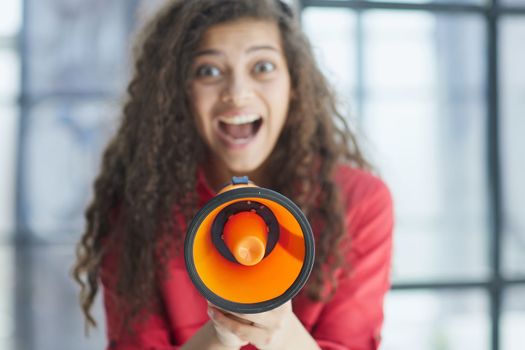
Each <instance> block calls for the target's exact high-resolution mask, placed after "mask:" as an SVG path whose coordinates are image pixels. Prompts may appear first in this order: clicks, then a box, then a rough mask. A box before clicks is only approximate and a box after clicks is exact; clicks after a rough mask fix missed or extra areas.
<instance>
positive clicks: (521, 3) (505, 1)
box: [500, 0, 525, 6]
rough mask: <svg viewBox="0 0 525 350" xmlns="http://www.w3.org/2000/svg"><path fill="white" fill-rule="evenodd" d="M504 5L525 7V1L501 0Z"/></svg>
mask: <svg viewBox="0 0 525 350" xmlns="http://www.w3.org/2000/svg"><path fill="white" fill-rule="evenodd" d="M500 1H501V3H503V5H509V6H525V0H500Z"/></svg>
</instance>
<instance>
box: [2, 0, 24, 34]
mask: <svg viewBox="0 0 525 350" xmlns="http://www.w3.org/2000/svg"><path fill="white" fill-rule="evenodd" d="M21 7H22V0H2V1H0V37H9V36H15V35H16V34H17V33H18V31H19V30H20V22H21V17H22V9H21Z"/></svg>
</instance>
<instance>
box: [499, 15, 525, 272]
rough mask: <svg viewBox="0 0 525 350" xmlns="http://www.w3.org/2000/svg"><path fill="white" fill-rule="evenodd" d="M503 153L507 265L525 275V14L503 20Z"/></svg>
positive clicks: (501, 61) (501, 60)
mask: <svg viewBox="0 0 525 350" xmlns="http://www.w3.org/2000/svg"><path fill="white" fill-rule="evenodd" d="M500 34H501V36H500V38H501V41H500V43H501V46H500V48H501V57H500V71H501V81H500V82H501V84H500V85H501V90H500V91H501V112H502V113H501V145H502V150H501V155H502V166H503V169H502V172H503V174H502V175H503V176H502V180H503V200H504V216H503V217H504V220H505V222H504V249H505V252H504V254H503V258H504V267H505V272H506V273H507V274H508V275H522V276H523V275H525V215H524V213H525V204H524V203H525V202H524V198H525V184H524V183H523V179H525V156H524V155H525V151H524V150H525V140H524V138H523V135H525V71H524V70H523V62H525V46H523V43H525V17H510V18H506V19H504V20H503V21H502V22H501V31H500Z"/></svg>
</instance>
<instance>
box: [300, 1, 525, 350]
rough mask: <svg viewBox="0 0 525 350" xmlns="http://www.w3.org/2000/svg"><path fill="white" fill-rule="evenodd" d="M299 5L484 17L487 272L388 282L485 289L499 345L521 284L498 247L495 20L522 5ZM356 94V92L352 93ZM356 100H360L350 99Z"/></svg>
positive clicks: (493, 342)
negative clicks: (511, 293) (506, 301)
mask: <svg viewBox="0 0 525 350" xmlns="http://www.w3.org/2000/svg"><path fill="white" fill-rule="evenodd" d="M298 6H299V8H300V9H301V10H302V9H305V8H307V7H317V8H323V7H324V8H326V7H331V8H344V9H350V10H353V11H355V12H356V13H357V15H358V26H359V21H360V20H359V17H360V16H359V14H360V13H362V12H364V11H367V10H391V11H396V10H405V11H406V10H413V11H424V12H428V13H449V14H478V15H481V16H482V17H483V20H484V21H485V23H486V28H487V30H486V35H487V38H486V39H487V55H486V60H487V61H486V67H487V71H486V76H487V91H486V97H487V99H486V101H487V104H486V107H487V119H486V121H487V128H486V130H487V134H486V137H487V145H486V148H485V150H484V152H485V159H486V171H487V178H488V186H489V188H488V189H487V193H488V207H489V213H490V228H489V231H488V232H489V235H490V237H489V247H488V249H489V251H488V254H487V256H488V257H489V259H490V264H489V266H490V274H489V276H488V277H487V278H483V279H477V280H470V281H457V280H454V279H450V280H442V279H441V280H439V281H432V280H429V281H425V282H421V283H403V282H400V283H394V284H393V286H392V290H397V291H407V290H430V291H437V290H482V291H484V292H485V293H487V294H488V295H489V303H490V322H491V329H490V349H491V350H500V348H501V322H500V319H501V315H502V312H503V310H502V302H503V297H504V293H505V292H506V291H507V290H508V289H509V287H512V286H525V277H523V278H505V276H504V274H503V271H502V266H501V265H502V249H503V244H502V243H503V206H502V195H503V193H502V179H501V172H502V170H501V157H500V151H501V150H500V147H501V142H500V132H499V127H500V120H501V117H500V110H499V103H500V96H499V67H498V64H499V62H498V59H499V49H500V48H499V28H498V26H499V23H500V21H501V19H502V18H503V17H508V16H513V15H521V16H523V15H525V6H522V7H520V6H505V5H503V4H502V2H501V0H487V3H486V4H458V3H453V2H450V3H417V4H416V3H396V2H379V1H378V2H375V1H374V2H372V1H362V0H298ZM357 36H358V37H357V38H356V42H357V45H356V47H357V50H358V52H357V53H356V55H357V57H358V60H357V65H358V67H357V68H358V79H357V91H358V92H359V91H363V79H362V77H361V76H360V74H359V71H360V69H359V68H360V67H359V66H360V62H361V60H362V52H359V51H362V42H363V38H362V30H359V28H358V30H357ZM360 97H361V96H359V94H358V97H357V98H358V99H360ZM356 103H357V105H358V106H360V105H361V101H356Z"/></svg>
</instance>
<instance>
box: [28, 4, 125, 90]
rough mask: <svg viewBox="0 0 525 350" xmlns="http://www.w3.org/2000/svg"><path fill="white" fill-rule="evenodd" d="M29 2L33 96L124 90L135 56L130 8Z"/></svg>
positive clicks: (31, 88) (30, 68)
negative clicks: (130, 37) (131, 46)
mask: <svg viewBox="0 0 525 350" xmlns="http://www.w3.org/2000/svg"><path fill="white" fill-rule="evenodd" d="M27 2H28V6H27V8H28V11H27V12H28V13H27V22H26V24H25V25H26V30H27V38H28V39H27V42H26V45H27V52H28V57H27V61H28V87H27V88H28V91H29V93H30V94H33V95H34V94H41V93H48V92H50V91H59V92H70V91H73V92H74V91H79V90H80V91H91V90H95V91H108V92H114V91H115V89H121V88H122V84H123V82H124V78H125V75H126V70H127V62H128V56H129V55H128V53H129V50H128V44H127V42H128V40H127V39H128V26H129V25H128V19H127V18H126V15H127V11H126V10H127V8H126V6H128V5H129V2H127V1H125V0H117V1H91V0H79V1H59V0H28V1H27Z"/></svg>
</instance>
